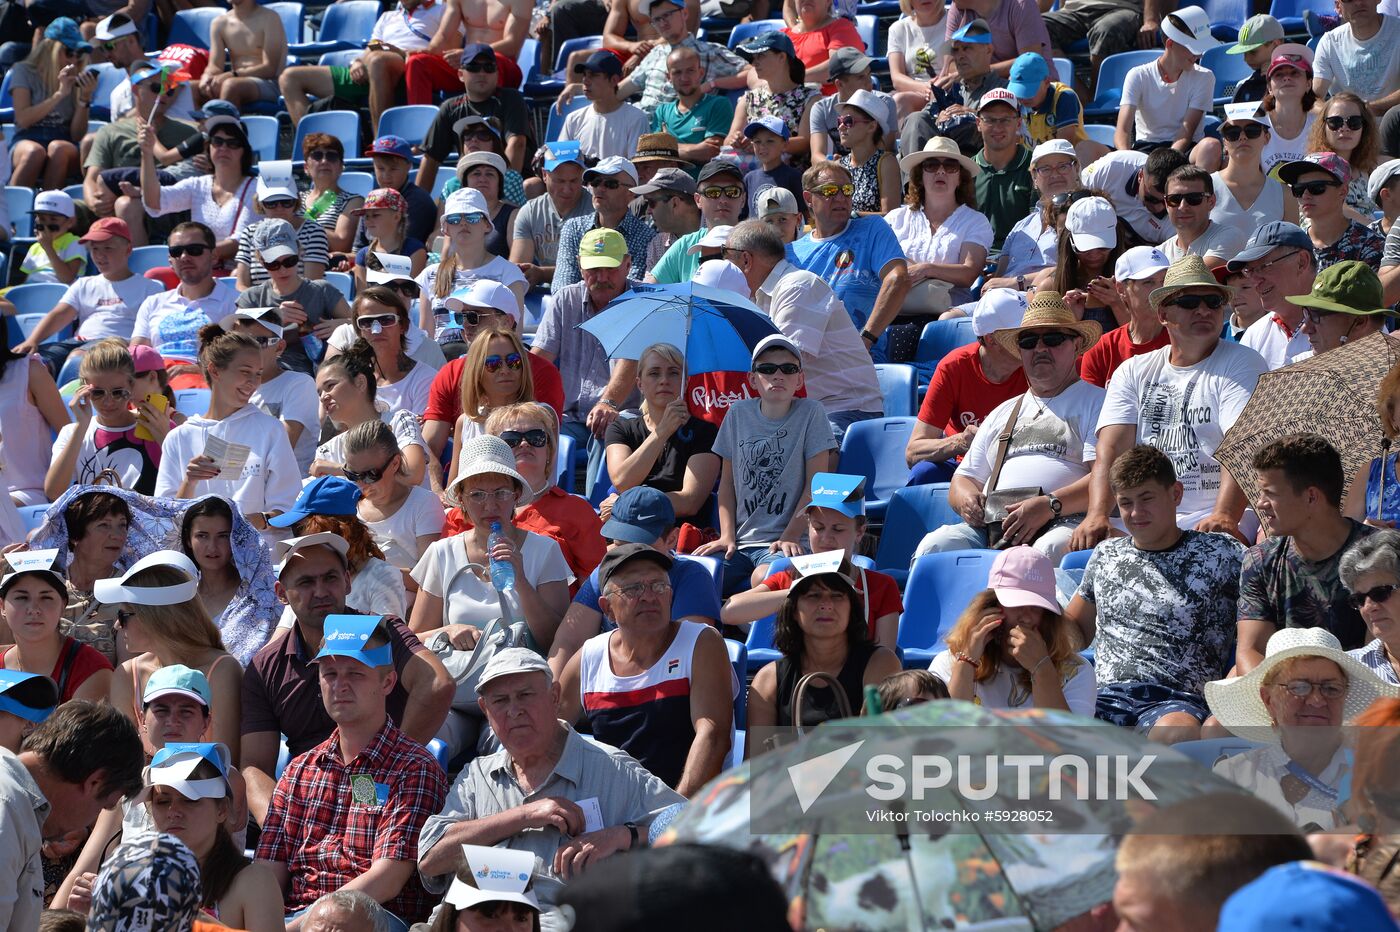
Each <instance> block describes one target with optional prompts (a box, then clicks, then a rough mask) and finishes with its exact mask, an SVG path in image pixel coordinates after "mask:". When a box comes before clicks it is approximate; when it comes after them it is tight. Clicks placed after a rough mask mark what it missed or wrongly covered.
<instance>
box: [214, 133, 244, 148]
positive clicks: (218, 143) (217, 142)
mask: <svg viewBox="0 0 1400 932" xmlns="http://www.w3.org/2000/svg"><path fill="white" fill-rule="evenodd" d="M209 145H210V147H211V148H214V149H242V148H243V140H241V139H234V138H233V137H232V136H210V137H209Z"/></svg>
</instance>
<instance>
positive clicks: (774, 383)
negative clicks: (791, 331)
mask: <svg viewBox="0 0 1400 932" xmlns="http://www.w3.org/2000/svg"><path fill="white" fill-rule="evenodd" d="M749 385H750V386H752V387H753V390H754V391H755V392H756V393H757V394H758V398H756V399H749V400H746V401H741V402H739V403H738V404H736V405H734V406H733V407H732V408H730V409H729V413H728V414H727V415H726V416H725V418H724V423H723V424H721V425H720V428H719V436H718V437H716V438H715V453H717V454H718V455H719V457H720V459H721V460H722V461H723V464H724V465H723V470H722V472H721V473H720V480H719V540H716V541H713V542H711V543H708V544H705V545H704V546H702V547H700V548H699V549H698V550H696V551H695V552H696V554H697V555H698V556H705V555H709V554H715V555H718V556H721V557H723V558H724V594H725V595H726V596H728V595H732V594H733V593H735V592H738V591H740V590H742V589H746V588H748V586H749V585H750V583H751V582H752V579H751V577H752V576H753V575H754V574H755V573H756V572H757V573H761V574H763V575H766V572H765V571H764V570H762V569H759V568H760V567H762V566H764V565H766V564H768V563H770V562H772V561H773V560H776V559H777V558H778V557H782V556H793V555H796V554H800V553H802V531H803V527H804V525H805V521H804V515H805V510H806V507H807V502H808V500H809V499H810V498H811V487H812V477H813V476H814V475H816V474H817V473H819V472H824V471H826V470H827V469H828V468H829V465H830V455H829V454H830V451H831V450H834V449H835V448H836V443H835V442H834V441H833V440H832V437H831V425H830V423H828V421H827V418H826V412H825V410H823V408H822V406H821V404H820V402H817V401H815V400H814V399H811V398H794V397H793V395H794V394H795V393H796V392H797V390H798V389H800V388H801V387H802V356H801V354H800V353H799V352H798V349H797V347H796V346H794V345H793V344H792V341H790V340H789V339H788V338H787V337H784V336H782V335H780V334H774V335H772V336H768V337H764V338H763V340H762V341H760V342H759V344H758V346H757V347H755V349H754V354H753V369H752V371H751V372H750V373H749Z"/></svg>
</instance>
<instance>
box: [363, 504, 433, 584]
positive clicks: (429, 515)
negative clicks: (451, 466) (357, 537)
mask: <svg viewBox="0 0 1400 932" xmlns="http://www.w3.org/2000/svg"><path fill="white" fill-rule="evenodd" d="M446 521H447V513H446V512H445V511H443V508H442V502H440V501H439V500H438V497H437V496H436V495H434V494H433V493H432V492H429V491H428V490H427V489H425V488H423V487H422V486H414V487H413V488H411V489H409V490H408V498H405V499H404V500H403V501H402V502H401V503H400V504H399V510H398V511H396V512H394V513H393V514H391V515H390V516H389V517H387V518H385V519H384V520H383V521H366V522H365V526H366V527H368V528H369V532H370V533H371V534H373V535H374V542H375V543H376V544H378V545H379V549H380V550H382V551H384V559H386V560H388V561H389V562H390V563H392V564H393V565H394V566H396V567H398V568H399V569H401V570H411V569H413V567H414V566H415V565H417V563H418V560H419V558H420V557H422V556H423V555H422V554H421V553H419V552H418V545H417V540H418V538H420V537H422V536H424V535H426V534H441V533H442V526H443V524H444V523H446Z"/></svg>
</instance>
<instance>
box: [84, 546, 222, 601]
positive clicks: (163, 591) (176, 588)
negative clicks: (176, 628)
mask: <svg viewBox="0 0 1400 932" xmlns="http://www.w3.org/2000/svg"><path fill="white" fill-rule="evenodd" d="M153 566H168V567H171V568H173V569H177V570H179V571H180V572H182V573H184V574H185V575H186V576H188V577H189V579H188V580H187V581H185V582H181V583H175V584H174V585H170V586H133V585H131V580H132V578H133V577H134V576H136V575H137V574H138V573H140V572H142V571H143V570H148V569H150V568H151V567H153ZM198 589H199V570H198V569H197V568H196V567H195V565H194V561H193V560H191V559H190V558H189V557H187V556H185V555H184V554H183V553H181V552H180V551H178V550H157V551H156V552H155V553H152V554H150V555H148V556H146V557H144V558H142V559H141V560H139V561H137V563H136V565H135V566H133V567H132V568H131V569H129V570H127V571H126V573H125V574H123V575H122V577H121V578H120V579H99V580H98V581H97V582H96V584H94V585H93V587H92V595H93V598H95V599H97V601H99V602H101V603H102V604H103V605H114V604H116V603H118V602H128V603H130V604H132V605H179V604H180V603H182V602H188V601H189V600H190V599H193V598H194V597H195V592H196V591H197V590H198Z"/></svg>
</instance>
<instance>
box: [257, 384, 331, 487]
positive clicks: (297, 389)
mask: <svg viewBox="0 0 1400 932" xmlns="http://www.w3.org/2000/svg"><path fill="white" fill-rule="evenodd" d="M248 403H249V404H252V405H256V406H257V407H258V408H260V409H262V410H263V411H265V412H266V413H268V414H270V415H272V416H273V417H275V418H277V419H278V420H280V421H282V422H283V423H289V422H290V423H295V424H300V425H301V436H300V437H298V438H297V442H296V446H295V447H293V448H292V452H293V454H295V456H296V458H297V468H298V469H300V470H301V474H302V475H303V476H304V475H306V473H307V470H309V469H310V468H311V461H312V459H314V458H315V456H316V438H317V437H319V436H320V434H321V401H320V399H319V398H318V397H317V396H316V381H315V380H314V379H312V378H311V376H309V375H306V374H305V373H303V372H286V371H284V372H282V374H281V375H279V376H277V378H275V379H273V380H272V381H270V382H264V383H262V384H261V385H259V386H258V390H257V391H255V392H253V397H251V398H249V399H248Z"/></svg>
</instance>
